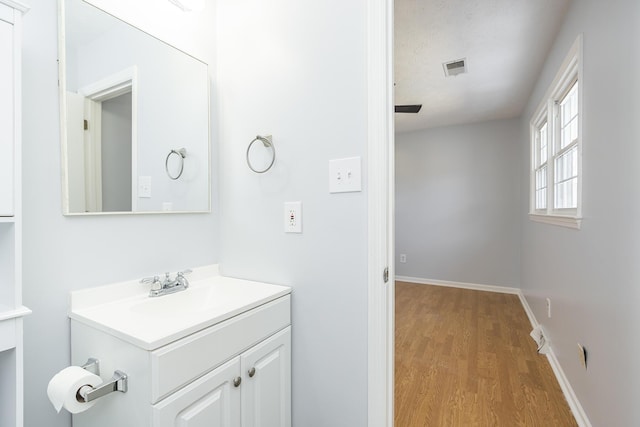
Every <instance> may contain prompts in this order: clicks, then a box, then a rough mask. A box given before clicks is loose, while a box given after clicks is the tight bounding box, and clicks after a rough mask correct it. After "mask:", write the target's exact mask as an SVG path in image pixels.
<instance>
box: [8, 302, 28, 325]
mask: <svg viewBox="0 0 640 427" xmlns="http://www.w3.org/2000/svg"><path fill="white" fill-rule="evenodd" d="M29 314H31V310H30V309H28V308H27V307H25V306H24V305H21V306H20V307H18V308H14V309H11V310H6V311H0V322H2V321H5V320H11V319H17V318H20V317H24V316H27V315H29Z"/></svg>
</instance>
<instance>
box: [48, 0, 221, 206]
mask: <svg viewBox="0 0 640 427" xmlns="http://www.w3.org/2000/svg"><path fill="white" fill-rule="evenodd" d="M67 1H68V0H58V94H59V95H58V96H59V109H60V114H59V125H60V147H61V153H60V161H61V162H60V163H61V164H60V166H61V185H62V197H61V202H62V214H63V215H64V216H103V215H116V216H119V215H148V214H151V215H156V214H185V213H186V214H191V213H196V214H197V213H211V212H212V210H211V206H212V182H211V177H212V167H213V162H212V158H211V153H212V148H211V111H212V110H211V77H210V75H211V74H210V65H209V64H208V63H207V62H204V61H203V60H201V59H199V58H197V57H195V56H193V55H191V54H189V53H187V52H185V51H184V50H182V49H179V48H177V47H176V46H174V45H172V44H170V43H168V42H166V41H164V40H162V39H160V38H159V37H156V36H154V35H152V34H150V33H148V32H146V31H144V30H142V29H140V28H139V27H137V26H136V25H134V24H133V23H131V22H128V21H126V20H124V19H122V18H119V17H118V16H115V15H113V14H112V13H109V12H107V11H105V10H104V9H102V8H100V7H98V6H96V5H94V4H93V3H91V2H88V1H86V0H77V1H82V2H83V3H86V4H88V5H89V6H91V7H94V8H96V9H97V10H99V11H101V12H103V13H105V14H107V15H109V16H111V17H113V18H114V19H117V20H119V21H121V22H123V23H125V24H126V25H129V26H131V27H133V28H135V29H137V30H138V31H140V32H142V33H144V34H146V35H147V36H149V37H152V38H154V39H156V40H158V41H159V42H161V43H163V44H165V45H167V46H169V47H171V48H173V49H176V50H177V51H179V52H181V53H183V54H185V55H187V56H189V57H191V58H194V59H195V60H197V61H199V62H201V63H202V64H204V65H205V66H206V70H207V71H206V80H207V141H206V144H207V150H206V153H207V162H206V164H207V174H206V178H207V195H206V196H207V207H206V209H203V210H183V211H173V210H172V211H164V210H157V211H133V210H132V211H118V212H112V211H108V212H71V211H70V197H69V169H68V165H69V159H68V157H69V156H68V148H69V147H68V132H67V125H66V123H67V95H66V92H67V70H66V66H67V59H66V54H67V53H66V39H67V34H66V24H67V23H66V16H65V11H66V2H67ZM133 67H135V66H133ZM134 102H135V101H134ZM133 117H134V118H135V117H136V113H135V111H134V112H133ZM133 126H134V127H137V125H135V124H134V125H133ZM134 138H137V135H135V132H134ZM132 145H133V146H136V145H137V141H132ZM133 157H134V158H135V157H136V153H135V152H134V153H133ZM132 180H133V177H132Z"/></svg>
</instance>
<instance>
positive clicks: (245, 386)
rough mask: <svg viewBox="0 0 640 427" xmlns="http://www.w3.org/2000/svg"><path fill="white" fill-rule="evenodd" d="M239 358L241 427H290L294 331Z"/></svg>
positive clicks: (279, 335) (269, 340)
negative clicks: (292, 337) (240, 372)
mask: <svg viewBox="0 0 640 427" xmlns="http://www.w3.org/2000/svg"><path fill="white" fill-rule="evenodd" d="M240 357H241V360H242V362H241V366H242V387H241V388H242V427H290V426H291V327H290V326H289V327H287V328H286V329H283V330H282V331H280V332H278V333H277V334H275V335H274V336H272V337H271V338H268V339H266V340H264V341H263V342H261V343H260V344H258V345H256V346H255V347H252V348H251V349H249V350H248V351H247V352H245V353H243V354H242V356H240Z"/></svg>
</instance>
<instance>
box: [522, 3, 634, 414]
mask: <svg viewBox="0 0 640 427" xmlns="http://www.w3.org/2000/svg"><path fill="white" fill-rule="evenodd" d="M639 22H640V3H639V2H637V1H631V0H628V1H625V0H617V1H609V2H603V1H601V0H574V1H573V2H572V5H571V8H570V11H569V13H568V16H567V20H566V22H565V24H564V26H563V28H562V30H561V33H560V35H559V37H558V38H557V40H556V42H555V45H554V47H553V49H552V51H551V53H550V56H549V58H548V61H547V63H546V65H545V67H544V70H543V72H542V74H541V77H540V79H539V81H538V84H537V86H536V88H535V90H534V92H533V95H532V96H531V99H530V102H529V105H528V108H527V110H526V112H525V114H524V116H523V123H522V128H521V140H522V147H521V148H522V153H521V154H522V162H523V165H528V164H529V128H528V122H529V120H530V119H531V116H532V114H533V112H534V109H535V108H536V106H537V105H538V103H539V102H540V101H541V99H542V97H543V95H544V93H545V91H546V90H547V88H548V86H549V84H550V83H551V81H552V80H553V77H554V75H555V73H556V72H557V70H558V68H559V66H560V63H561V62H562V59H563V58H564V56H565V55H566V54H567V52H568V51H569V48H570V46H571V44H572V43H573V42H574V40H575V39H576V37H577V36H578V34H579V33H583V34H584V78H583V80H582V83H581V84H582V85H583V88H584V106H583V108H584V121H583V172H584V184H583V191H584V195H583V214H584V221H583V223H582V229H581V230H580V231H576V230H571V229H567V228H561V227H557V226H552V225H545V224H539V223H534V222H531V221H530V220H529V219H528V218H527V215H526V214H527V212H528V203H529V200H528V183H529V181H528V173H527V172H526V168H525V167H523V169H522V179H521V188H522V200H521V208H522V215H521V217H522V239H523V241H522V248H523V251H522V288H523V291H524V293H525V294H526V297H527V300H528V301H529V304H530V305H531V307H532V308H533V310H534V312H535V315H536V317H537V319H538V320H539V321H540V322H542V323H543V324H544V326H545V327H546V329H547V331H548V333H549V335H550V338H551V341H552V345H553V348H554V350H555V353H556V355H557V357H558V360H559V362H560V364H561V365H562V368H563V370H564V372H565V373H566V375H567V377H568V379H569V381H570V383H571V385H572V386H573V389H574V390H575V392H576V394H577V396H578V398H579V400H580V402H581V403H582V405H583V407H584V409H585V410H586V412H587V415H588V416H589V418H590V420H591V423H592V424H593V425H594V426H632V425H633V426H636V425H640V405H638V401H639V400H640V381H639V380H638V379H639V378H640V368H638V363H637V360H638V354H639V350H640V339H638V337H640V311H638V307H637V304H638V301H640V286H639V283H640V262H638V254H640V222H639V221H638V218H640V198H639V197H638V195H639V194H640V168H639V167H638V159H640V144H639V143H638V141H640V120H638V117H639V116H640V98H639V96H638V94H639V93H640V92H639V91H640V77H639V76H640V62H639V57H638V52H639V51H640V26H639V25H638V23H639ZM546 297H550V298H551V300H552V318H551V319H547V316H546V309H545V301H544V299H545V298H546ZM577 342H580V343H582V344H583V345H585V346H586V348H587V350H588V357H589V366H588V370H587V371H585V370H584V369H583V368H582V367H581V364H580V361H579V358H578V352H577V350H576V343H577Z"/></svg>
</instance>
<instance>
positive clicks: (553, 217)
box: [529, 34, 584, 230]
mask: <svg viewBox="0 0 640 427" xmlns="http://www.w3.org/2000/svg"><path fill="white" fill-rule="evenodd" d="M582 44H583V43H582V34H580V35H578V37H577V38H576V40H575V41H574V43H573V44H572V45H571V48H570V49H569V52H568V54H567V55H566V57H565V58H564V60H563V61H562V65H561V66H560V67H559V69H558V72H557V74H556V76H555V77H554V79H553V82H552V83H551V85H549V88H548V89H547V91H546V93H545V95H544V97H543V98H542V101H540V104H539V105H538V107H537V108H536V110H535V113H534V114H533V117H532V119H531V121H530V122H529V145H530V150H529V151H530V155H531V158H530V161H529V214H530V215H529V218H530V219H531V220H532V221H537V222H542V223H546V224H553V225H559V226H562V227H569V228H574V229H577V230H579V229H580V220H581V217H582V181H583V174H582V126H583V123H584V114H583V108H582V105H583V98H584V96H583V87H584V84H582V82H583V64H582V57H583V47H582ZM574 80H577V81H578V136H577V144H575V145H576V146H577V150H578V153H577V156H578V171H577V177H578V182H577V195H576V197H577V200H578V203H577V208H576V209H555V201H554V197H555V191H556V188H555V179H554V177H555V159H556V158H557V156H558V155H559V151H558V150H556V149H555V144H556V143H557V142H558V139H559V129H558V121H557V117H556V116H557V112H558V107H557V105H556V104H557V101H558V100H559V99H560V98H562V97H563V96H565V95H566V93H567V89H569V88H570V86H571V84H572V82H573V81H574ZM545 117H546V122H547V125H548V126H549V127H548V137H547V153H548V157H547V162H546V163H547V207H546V209H544V210H542V209H536V194H535V173H536V162H535V159H536V154H537V153H536V147H535V145H536V143H535V139H536V138H535V137H536V134H537V130H538V128H539V126H540V124H541V123H542V122H544V121H545ZM567 211H568V212H569V213H570V215H566V213H567ZM545 216H546V217H549V219H543V218H542V217H545Z"/></svg>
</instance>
